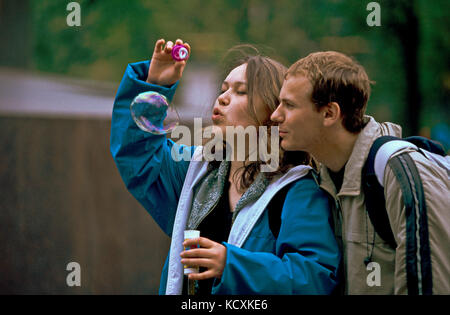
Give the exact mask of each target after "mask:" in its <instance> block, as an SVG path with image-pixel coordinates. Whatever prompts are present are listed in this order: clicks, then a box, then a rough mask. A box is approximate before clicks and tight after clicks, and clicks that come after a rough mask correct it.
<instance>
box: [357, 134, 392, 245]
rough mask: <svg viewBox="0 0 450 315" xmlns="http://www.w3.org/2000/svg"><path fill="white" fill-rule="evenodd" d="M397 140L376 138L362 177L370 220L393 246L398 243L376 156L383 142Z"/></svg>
mask: <svg viewBox="0 0 450 315" xmlns="http://www.w3.org/2000/svg"><path fill="white" fill-rule="evenodd" d="M396 140H398V138H396V137H391V136H383V137H380V138H378V139H377V140H375V142H374V143H373V145H372V147H371V148H370V151H369V155H368V157H367V160H366V163H365V164H364V167H363V170H362V177H361V179H362V188H363V191H364V198H365V205H366V210H367V213H368V216H369V218H370V221H371V222H372V224H373V226H374V228H375V231H376V232H377V233H378V235H380V237H381V238H382V239H383V240H384V241H385V242H387V243H388V244H389V245H390V246H391V247H392V248H396V247H397V243H396V242H395V238H394V234H393V233H392V229H391V225H390V223H389V217H388V215H387V211H386V200H385V197H384V188H383V186H382V183H383V181H382V180H381V184H380V181H379V180H378V178H377V175H376V172H375V157H376V155H377V153H378V150H379V149H380V147H381V146H382V145H383V144H385V143H387V142H390V141H396ZM388 159H389V158H388ZM386 162H387V160H386V161H385V163H384V164H385V165H386ZM383 174H384V169H383Z"/></svg>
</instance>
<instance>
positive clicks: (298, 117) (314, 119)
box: [270, 75, 323, 153]
mask: <svg viewBox="0 0 450 315" xmlns="http://www.w3.org/2000/svg"><path fill="white" fill-rule="evenodd" d="M312 90H313V87H312V85H311V83H310V82H309V80H308V79H307V78H306V77H304V76H301V75H290V76H288V77H287V79H286V80H285V81H284V83H283V87H282V88H281V91H280V100H281V103H280V105H279V106H278V108H277V109H276V110H275V112H274V113H273V114H272V116H271V117H270V118H271V120H272V121H274V122H276V123H278V125H279V130H280V137H281V143H280V144H281V147H282V148H283V149H284V150H286V151H306V152H309V153H312V152H314V148H315V147H317V146H318V145H320V143H321V141H320V140H321V134H322V131H323V116H322V114H321V113H320V112H319V111H317V110H316V106H315V104H314V103H313V102H312V101H311V95H312Z"/></svg>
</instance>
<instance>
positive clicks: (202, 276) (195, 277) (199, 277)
mask: <svg viewBox="0 0 450 315" xmlns="http://www.w3.org/2000/svg"><path fill="white" fill-rule="evenodd" d="M188 277H189V279H190V280H205V279H210V278H213V277H216V278H217V277H218V275H216V273H214V272H213V271H212V270H206V271H204V272H200V273H191V274H189V276H188Z"/></svg>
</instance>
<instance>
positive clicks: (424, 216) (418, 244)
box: [384, 152, 450, 294]
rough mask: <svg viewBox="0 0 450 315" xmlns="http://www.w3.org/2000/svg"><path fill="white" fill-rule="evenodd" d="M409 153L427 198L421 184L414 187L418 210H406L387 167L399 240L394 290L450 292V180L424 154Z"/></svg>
mask: <svg viewBox="0 0 450 315" xmlns="http://www.w3.org/2000/svg"><path fill="white" fill-rule="evenodd" d="M400 153H402V152H400ZM408 155H409V156H410V157H411V158H412V160H413V161H414V164H415V166H416V168H417V170H418V172H419V176H420V179H421V182H422V187H423V197H424V200H423V199H422V198H421V197H420V195H421V193H420V187H419V186H417V185H416V187H415V188H413V189H412V192H413V193H412V194H413V196H412V197H413V198H412V199H410V200H414V204H415V206H414V209H415V210H414V211H406V208H405V204H404V196H403V193H402V190H401V187H400V185H399V183H398V181H397V178H396V177H395V175H394V172H393V170H392V168H391V166H388V167H386V171H385V176H384V187H385V196H386V209H387V212H388V216H389V221H390V223H391V228H392V231H393V233H394V237H395V240H396V242H397V248H396V251H395V279H394V286H395V288H394V293H395V294H430V293H432V294H449V293H450V264H449V261H450V219H449V218H450V217H449V215H448V209H449V207H450V205H449V197H448V196H449V195H450V194H449V192H450V188H449V185H450V183H449V181H448V177H447V173H446V171H445V170H444V169H441V168H440V167H438V166H437V165H433V163H432V162H430V161H429V160H427V159H426V158H425V157H424V156H423V155H422V154H420V153H418V152H412V153H409V154H408ZM388 165H391V164H388ZM405 169H406V168H405ZM410 174H411V173H410ZM421 200H423V201H424V203H422V202H421Z"/></svg>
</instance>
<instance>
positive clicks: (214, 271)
mask: <svg viewBox="0 0 450 315" xmlns="http://www.w3.org/2000/svg"><path fill="white" fill-rule="evenodd" d="M197 245H200V248H193V249H190V250H186V251H184V252H182V253H181V254H180V256H181V258H182V259H181V263H182V264H183V265H187V266H198V267H204V268H206V269H207V270H206V271H204V272H200V273H191V274H189V279H192V280H204V279H209V278H220V277H222V273H223V269H224V268H225V262H226V258H227V249H226V247H225V246H223V245H222V244H219V243H216V242H214V241H211V240H210V239H207V238H205V237H199V238H193V239H188V240H186V241H184V243H183V246H184V247H187V246H191V247H196V246H197Z"/></svg>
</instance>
